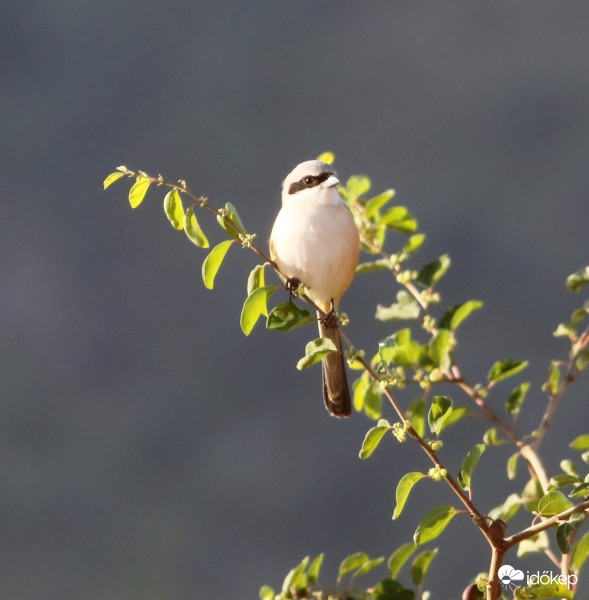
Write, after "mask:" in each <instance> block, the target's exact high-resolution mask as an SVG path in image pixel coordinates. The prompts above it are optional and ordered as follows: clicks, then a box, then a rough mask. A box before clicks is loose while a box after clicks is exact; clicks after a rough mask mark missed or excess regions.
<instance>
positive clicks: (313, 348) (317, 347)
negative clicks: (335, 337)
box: [297, 337, 338, 371]
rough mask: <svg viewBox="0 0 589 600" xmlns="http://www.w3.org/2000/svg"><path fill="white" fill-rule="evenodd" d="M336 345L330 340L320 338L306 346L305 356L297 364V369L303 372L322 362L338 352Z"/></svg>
mask: <svg viewBox="0 0 589 600" xmlns="http://www.w3.org/2000/svg"><path fill="white" fill-rule="evenodd" d="M337 351H338V350H337V348H336V347H335V344H334V343H333V342H332V341H331V340H330V339H329V338H324V337H320V338H317V339H316V340H313V341H312V342H309V343H308V344H307V345H306V346H305V356H304V357H303V358H301V360H299V362H298V363H297V369H298V370H299V371H302V370H303V369H308V368H309V367H311V366H313V365H316V364H317V363H318V362H321V361H322V360H323V359H324V358H325V357H326V356H327V355H328V354H331V353H332V352H337Z"/></svg>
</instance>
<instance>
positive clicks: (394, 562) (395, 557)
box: [387, 542, 417, 579]
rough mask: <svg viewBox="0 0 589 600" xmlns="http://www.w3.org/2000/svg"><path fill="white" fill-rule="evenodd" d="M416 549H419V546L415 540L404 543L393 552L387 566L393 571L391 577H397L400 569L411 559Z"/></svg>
mask: <svg viewBox="0 0 589 600" xmlns="http://www.w3.org/2000/svg"><path fill="white" fill-rule="evenodd" d="M415 550H417V546H416V545H415V544H414V543H413V542H409V543H408V544H403V545H402V546H400V547H399V548H397V549H396V550H395V551H394V552H393V553H392V554H391V556H390V557H389V560H388V561H387V566H388V568H389V571H390V573H391V579H397V575H398V574H399V571H400V570H401V568H402V567H403V565H404V564H405V563H406V562H407V561H408V560H409V558H410V557H411V555H412V554H413V553H414V552H415Z"/></svg>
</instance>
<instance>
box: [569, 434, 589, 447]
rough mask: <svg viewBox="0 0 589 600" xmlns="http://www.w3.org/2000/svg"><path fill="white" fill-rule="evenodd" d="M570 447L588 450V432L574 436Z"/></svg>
mask: <svg viewBox="0 0 589 600" xmlns="http://www.w3.org/2000/svg"><path fill="white" fill-rule="evenodd" d="M570 447H571V448H572V449H573V450H581V451H583V450H589V433H584V434H583V435H580V436H579V437H576V438H575V439H574V440H573V441H572V442H571V443H570Z"/></svg>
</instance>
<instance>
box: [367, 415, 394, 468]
mask: <svg viewBox="0 0 589 600" xmlns="http://www.w3.org/2000/svg"><path fill="white" fill-rule="evenodd" d="M390 430H391V425H390V423H389V422H388V421H387V420H386V419H381V420H380V421H379V422H378V425H376V427H372V428H370V429H369V430H368V431H367V432H366V436H365V437H364V441H363V442H362V448H361V449H360V458H361V459H366V458H370V456H371V455H372V453H373V452H374V451H375V450H376V448H377V447H378V445H379V444H380V441H381V440H382V438H383V437H384V435H385V433H386V432H387V431H390Z"/></svg>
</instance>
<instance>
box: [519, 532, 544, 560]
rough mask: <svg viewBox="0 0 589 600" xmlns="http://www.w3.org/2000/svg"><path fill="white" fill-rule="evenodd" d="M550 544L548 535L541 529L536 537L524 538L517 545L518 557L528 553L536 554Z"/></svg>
mask: <svg viewBox="0 0 589 600" xmlns="http://www.w3.org/2000/svg"><path fill="white" fill-rule="evenodd" d="M548 546H549V543H548V536H547V535H546V532H545V531H541V532H540V533H538V534H536V535H535V536H534V537H531V538H528V539H527V540H523V541H521V542H520V543H519V545H518V547H517V557H518V558H523V557H524V556H527V555H528V554H536V553H538V552H544V551H545V550H546V549H547V548H548Z"/></svg>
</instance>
